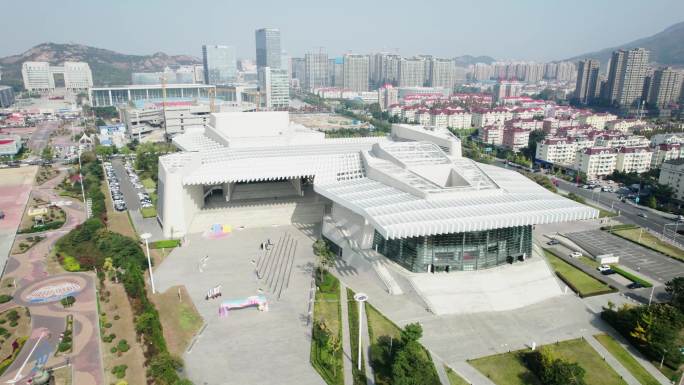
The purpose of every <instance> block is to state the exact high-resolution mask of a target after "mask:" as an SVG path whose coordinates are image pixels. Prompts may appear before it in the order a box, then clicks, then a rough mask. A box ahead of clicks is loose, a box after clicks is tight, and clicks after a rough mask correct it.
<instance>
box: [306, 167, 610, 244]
mask: <svg viewBox="0 0 684 385" xmlns="http://www.w3.org/2000/svg"><path fill="white" fill-rule="evenodd" d="M504 171H506V170H504ZM508 172H509V173H514V172H513V171H508ZM520 177H521V178H522V179H524V181H518V183H522V184H528V183H532V184H533V186H526V188H527V191H523V189H521V190H519V191H518V192H510V191H502V192H501V193H499V194H495V193H479V194H466V195H465V196H461V197H457V196H453V195H450V196H447V197H444V198H437V199H421V198H419V197H416V196H414V195H412V194H409V193H406V192H403V191H401V190H399V189H396V188H394V187H391V186H388V185H385V184H383V183H380V182H378V181H375V180H372V179H369V178H360V179H355V180H349V181H343V182H338V183H330V184H323V185H316V186H315V189H316V192H318V193H319V194H321V195H323V196H325V197H326V198H328V199H330V200H332V201H333V202H336V203H338V204H340V205H342V206H344V207H347V208H349V209H350V210H352V211H354V212H356V213H357V214H359V215H362V216H363V217H365V218H366V219H367V220H368V221H369V222H370V223H371V224H372V225H373V226H374V227H375V229H377V230H378V232H380V233H381V234H382V235H383V236H384V237H386V238H388V239H391V238H406V237H417V236H425V235H435V234H448V233H459V232H466V231H481V230H487V229H496V228H505V227H512V226H525V225H534V224H545V223H553V222H564V221H574V220H582V219H589V218H595V217H596V216H597V211H596V210H595V209H592V208H590V207H587V206H584V205H580V204H578V203H576V202H574V201H571V200H569V199H566V198H563V197H561V196H559V195H556V194H553V193H551V192H548V191H546V190H544V189H543V188H541V187H539V186H537V185H536V183H534V182H532V181H530V180H528V179H526V178H524V177H523V176H522V175H520ZM504 184H505V183H504ZM537 187H538V188H537Z"/></svg>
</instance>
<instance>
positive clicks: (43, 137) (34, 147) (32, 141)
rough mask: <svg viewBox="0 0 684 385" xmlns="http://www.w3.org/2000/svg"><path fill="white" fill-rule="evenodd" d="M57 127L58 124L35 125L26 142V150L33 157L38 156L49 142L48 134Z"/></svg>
mask: <svg viewBox="0 0 684 385" xmlns="http://www.w3.org/2000/svg"><path fill="white" fill-rule="evenodd" d="M58 126H59V123H58V122H40V123H38V124H36V129H35V130H34V131H33V134H31V137H30V138H29V140H28V148H29V149H30V150H31V151H32V152H33V155H36V156H40V153H41V151H42V150H43V148H44V147H45V146H46V145H47V144H48V142H49V141H50V134H52V132H53V131H54V130H56V129H57V127H58Z"/></svg>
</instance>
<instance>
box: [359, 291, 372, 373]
mask: <svg viewBox="0 0 684 385" xmlns="http://www.w3.org/2000/svg"><path fill="white" fill-rule="evenodd" d="M363 309H364V312H363V313H364V314H363V321H364V322H362V323H361V340H362V343H363V346H365V347H366V352H365V354H364V355H363V364H364V365H365V369H366V370H365V373H366V384H367V385H374V384H375V375H374V374H373V368H372V367H371V364H370V346H371V340H370V334H368V316H367V315H366V311H365V309H366V305H365V304H364V306H363Z"/></svg>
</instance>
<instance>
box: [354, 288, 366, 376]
mask: <svg viewBox="0 0 684 385" xmlns="http://www.w3.org/2000/svg"><path fill="white" fill-rule="evenodd" d="M367 300H368V295H366V294H364V293H356V294H354V301H356V303H358V304H359V359H358V360H357V364H358V368H357V369H358V370H361V323H362V322H363V303H364V302H366V301H367Z"/></svg>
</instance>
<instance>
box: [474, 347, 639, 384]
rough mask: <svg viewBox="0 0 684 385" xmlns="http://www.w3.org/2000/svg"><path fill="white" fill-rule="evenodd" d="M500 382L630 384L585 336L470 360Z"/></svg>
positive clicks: (480, 369)
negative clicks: (534, 348) (533, 349)
mask: <svg viewBox="0 0 684 385" xmlns="http://www.w3.org/2000/svg"><path fill="white" fill-rule="evenodd" d="M469 363H470V365H472V366H473V367H475V368H476V369H477V370H479V371H480V372H481V373H482V374H483V375H485V376H486V377H487V378H489V379H490V380H492V382H494V383H495V384H497V385H542V384H543V385H573V384H576V385H580V384H586V385H626V382H625V381H624V380H623V379H622V378H620V376H619V375H618V374H617V373H616V372H615V371H614V370H613V369H612V368H611V367H610V366H609V365H608V364H607V363H606V362H605V361H604V360H603V358H602V357H601V356H600V355H599V354H598V353H597V352H596V351H595V350H594V349H593V348H592V347H591V345H589V343H587V341H585V340H584V339H574V340H568V341H562V342H558V343H555V344H549V345H544V346H542V347H539V348H538V349H536V350H535V351H531V350H519V351H514V352H510V353H502V354H497V355H493V356H488V357H483V358H478V359H476V360H471V361H469Z"/></svg>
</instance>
